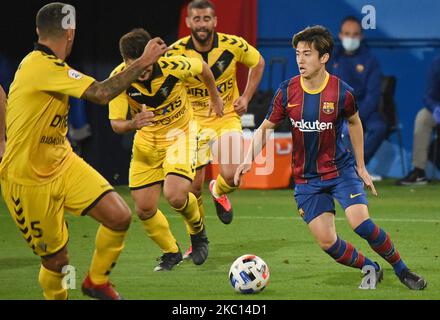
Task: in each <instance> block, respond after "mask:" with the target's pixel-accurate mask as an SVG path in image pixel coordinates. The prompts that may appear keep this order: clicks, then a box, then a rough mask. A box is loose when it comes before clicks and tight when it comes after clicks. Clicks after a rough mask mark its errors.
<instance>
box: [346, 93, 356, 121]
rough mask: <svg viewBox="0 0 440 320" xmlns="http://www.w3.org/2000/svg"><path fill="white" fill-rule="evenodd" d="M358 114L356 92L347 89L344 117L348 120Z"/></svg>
mask: <svg viewBox="0 0 440 320" xmlns="http://www.w3.org/2000/svg"><path fill="white" fill-rule="evenodd" d="M356 112H358V106H357V103H356V98H355V97H354V92H353V90H350V89H348V88H346V89H345V99H344V117H345V118H347V119H348V118H350V117H351V116H353V115H354V114H355V113H356Z"/></svg>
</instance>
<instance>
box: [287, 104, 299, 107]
mask: <svg viewBox="0 0 440 320" xmlns="http://www.w3.org/2000/svg"><path fill="white" fill-rule="evenodd" d="M297 106H299V103H288V104H287V108H295V107H297Z"/></svg>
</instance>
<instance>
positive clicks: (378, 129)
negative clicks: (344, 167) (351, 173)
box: [328, 16, 387, 180]
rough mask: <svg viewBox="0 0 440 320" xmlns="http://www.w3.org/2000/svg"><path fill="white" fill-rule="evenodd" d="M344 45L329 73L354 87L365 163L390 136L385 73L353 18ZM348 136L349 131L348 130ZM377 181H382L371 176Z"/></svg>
mask: <svg viewBox="0 0 440 320" xmlns="http://www.w3.org/2000/svg"><path fill="white" fill-rule="evenodd" d="M339 39H340V40H341V44H339V45H337V46H335V50H334V52H333V57H332V60H331V61H330V63H329V64H328V65H329V72H330V73H332V74H334V75H336V76H338V77H339V78H341V79H342V80H344V81H345V82H346V83H347V84H348V85H350V86H351V87H353V89H354V92H355V95H356V100H357V103H358V107H359V115H360V118H361V120H362V125H363V127H364V132H365V154H364V157H365V163H366V164H368V162H369V161H370V160H371V158H373V156H374V154H375V153H376V151H377V149H379V147H380V145H381V144H382V142H383V140H385V137H386V133H387V124H386V122H385V120H384V119H383V117H382V115H381V114H380V112H379V102H380V96H381V78H382V72H381V69H380V66H379V63H378V61H377V59H376V57H375V56H374V55H373V54H372V53H371V52H370V50H369V49H368V47H367V45H366V44H365V43H364V42H363V41H362V40H363V33H362V27H361V23H360V21H359V20H358V19H357V18H356V17H353V16H349V17H346V18H344V19H343V20H342V23H341V28H340V31H339ZM344 131H346V132H345V135H347V136H348V130H344ZM371 176H372V178H373V180H380V178H381V177H379V176H375V175H371Z"/></svg>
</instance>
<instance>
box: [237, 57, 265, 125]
mask: <svg viewBox="0 0 440 320" xmlns="http://www.w3.org/2000/svg"><path fill="white" fill-rule="evenodd" d="M264 65H265V62H264V59H263V57H262V56H261V55H260V60H259V61H258V64H257V65H256V66H255V67H253V68H251V69H249V74H248V80H247V84H246V88H245V89H244V92H243V94H242V95H241V96H240V97H239V98H238V99H237V100H235V101H234V109H235V112H237V114H238V115H239V116H241V115H243V114H245V113H246V111H247V108H248V105H249V101H251V99H252V97H253V96H254V93H255V91H256V90H257V88H258V85H259V84H260V81H261V78H262V77H263V72H264Z"/></svg>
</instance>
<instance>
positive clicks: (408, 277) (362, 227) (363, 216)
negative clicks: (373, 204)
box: [345, 204, 427, 290]
mask: <svg viewBox="0 0 440 320" xmlns="http://www.w3.org/2000/svg"><path fill="white" fill-rule="evenodd" d="M345 214H346V216H347V219H348V222H349V223H350V226H351V227H352V229H353V230H354V231H355V232H356V233H357V234H358V235H359V236H361V237H362V238H364V239H365V240H367V242H368V244H369V245H370V247H371V248H372V249H373V250H374V251H375V252H377V253H378V254H379V255H380V256H381V257H382V258H384V259H385V260H386V261H387V262H388V263H389V264H390V265H391V266H392V267H393V269H394V272H395V274H396V275H397V276H398V277H399V279H400V281H401V282H402V283H403V284H405V285H406V286H407V287H408V288H410V289H413V290H423V289H424V288H425V287H426V285H427V282H426V280H425V279H423V278H422V277H421V276H419V275H417V274H415V273H413V272H412V271H410V270H409V269H408V267H407V266H406V264H405V263H404V262H403V260H402V259H401V257H400V254H399V252H398V251H397V249H396V247H395V246H394V243H393V242H392V241H391V238H390V236H389V235H388V234H387V233H386V232H385V231H384V230H383V229H381V228H380V227H379V226H378V225H377V224H375V223H374V222H373V221H372V220H371V219H370V217H369V214H368V207H367V206H366V205H365V204H354V205H351V206H349V207H347V208H346V209H345Z"/></svg>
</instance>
